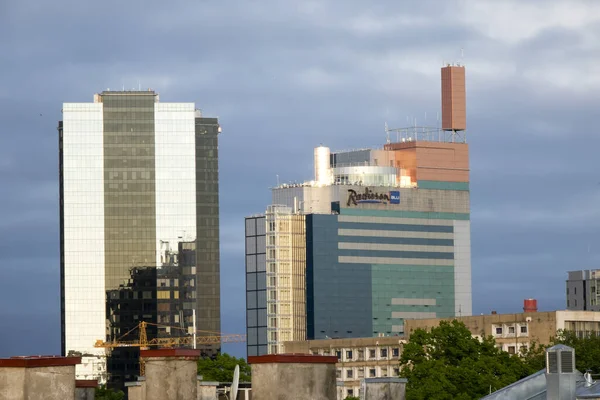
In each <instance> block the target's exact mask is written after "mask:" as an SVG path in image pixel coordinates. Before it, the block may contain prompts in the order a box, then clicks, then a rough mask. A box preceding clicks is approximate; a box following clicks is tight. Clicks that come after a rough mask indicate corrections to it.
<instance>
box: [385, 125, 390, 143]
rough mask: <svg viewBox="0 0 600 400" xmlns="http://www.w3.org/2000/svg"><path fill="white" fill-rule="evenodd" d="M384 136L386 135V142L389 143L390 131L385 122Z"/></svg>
mask: <svg viewBox="0 0 600 400" xmlns="http://www.w3.org/2000/svg"><path fill="white" fill-rule="evenodd" d="M385 136H386V142H387V143H388V144H389V143H390V131H389V129H388V124H387V122H386V123H385Z"/></svg>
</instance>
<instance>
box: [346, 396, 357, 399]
mask: <svg viewBox="0 0 600 400" xmlns="http://www.w3.org/2000/svg"><path fill="white" fill-rule="evenodd" d="M344 400H360V398H359V397H355V396H346V398H345V399H344Z"/></svg>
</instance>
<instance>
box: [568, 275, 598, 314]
mask: <svg viewBox="0 0 600 400" xmlns="http://www.w3.org/2000/svg"><path fill="white" fill-rule="evenodd" d="M566 286H567V310H582V311H600V269H589V270H582V271H569V278H568V279H567V282H566Z"/></svg>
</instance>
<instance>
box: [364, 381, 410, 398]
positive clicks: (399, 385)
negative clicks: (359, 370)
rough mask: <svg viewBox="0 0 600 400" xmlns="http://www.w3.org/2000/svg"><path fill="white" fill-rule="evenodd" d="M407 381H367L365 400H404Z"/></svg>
mask: <svg viewBox="0 0 600 400" xmlns="http://www.w3.org/2000/svg"><path fill="white" fill-rule="evenodd" d="M406 382H407V381H406V379H403V378H374V379H365V396H364V399H365V400H404V399H405V396H406Z"/></svg>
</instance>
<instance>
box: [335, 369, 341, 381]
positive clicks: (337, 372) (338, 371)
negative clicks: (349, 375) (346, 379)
mask: <svg viewBox="0 0 600 400" xmlns="http://www.w3.org/2000/svg"><path fill="white" fill-rule="evenodd" d="M335 377H336V378H337V379H340V378H341V377H342V370H341V369H339V368H338V369H337V370H336V371H335Z"/></svg>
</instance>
